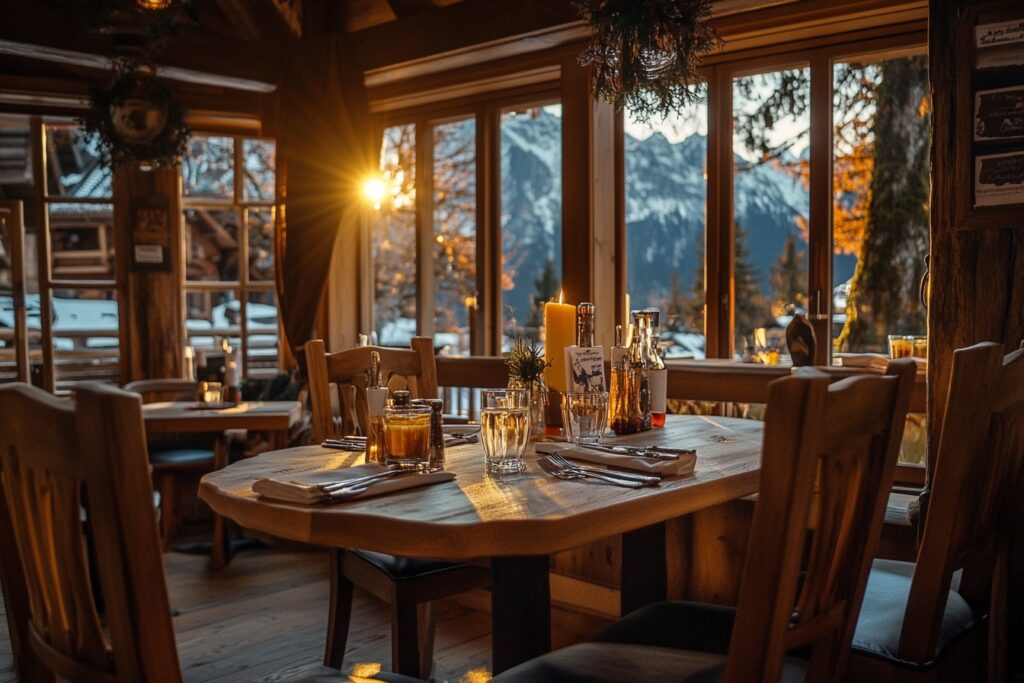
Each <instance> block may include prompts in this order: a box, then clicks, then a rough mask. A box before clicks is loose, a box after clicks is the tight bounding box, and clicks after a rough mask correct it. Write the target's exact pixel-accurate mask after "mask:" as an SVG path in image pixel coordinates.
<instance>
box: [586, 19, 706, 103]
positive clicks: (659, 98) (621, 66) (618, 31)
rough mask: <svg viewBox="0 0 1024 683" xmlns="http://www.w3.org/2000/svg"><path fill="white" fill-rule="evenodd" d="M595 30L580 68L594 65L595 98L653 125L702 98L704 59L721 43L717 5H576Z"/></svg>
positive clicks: (592, 29)
mask: <svg viewBox="0 0 1024 683" xmlns="http://www.w3.org/2000/svg"><path fill="white" fill-rule="evenodd" d="M576 7H577V9H579V11H580V14H581V15H582V17H583V20H584V21H585V22H587V24H589V25H590V29H591V31H592V36H591V41H590V47H588V48H587V50H586V51H584V52H583V54H581V55H580V64H582V65H583V66H587V65H590V64H593V65H594V67H595V69H594V90H595V96H598V97H603V98H604V99H605V100H607V101H608V102H611V103H612V104H614V105H615V106H616V108H621V107H623V106H626V107H627V108H628V109H629V110H630V114H631V115H632V116H633V117H634V118H636V119H638V120H640V121H648V120H650V118H651V117H652V116H655V115H657V116H667V115H668V114H671V113H673V112H678V111H679V110H680V109H681V108H682V107H684V106H686V105H689V104H693V103H694V102H696V101H698V100H699V99H701V92H700V89H699V87H698V86H697V82H698V80H699V78H698V75H697V68H698V66H699V65H700V55H702V54H703V53H705V52H708V51H709V50H712V49H714V48H715V47H717V46H718V45H719V43H720V38H719V36H718V32H717V31H715V29H714V27H712V26H711V25H710V24H709V23H708V19H710V17H711V0H576Z"/></svg>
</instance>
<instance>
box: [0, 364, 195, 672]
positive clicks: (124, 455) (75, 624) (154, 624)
mask: <svg viewBox="0 0 1024 683" xmlns="http://www.w3.org/2000/svg"><path fill="white" fill-rule="evenodd" d="M0 415H3V419H4V425H3V429H0V468H2V484H3V485H2V487H0V544H2V547H3V553H2V554H0V578H2V580H3V593H4V601H5V603H6V607H7V617H8V624H9V627H10V635H11V644H12V649H13V652H14V658H15V667H16V669H17V671H18V678H19V680H23V681H32V682H33V683H37V682H39V683H43V682H52V681H54V680H55V679H56V678H57V677H59V678H62V679H69V680H72V681H114V680H118V681H139V682H141V683H165V682H166V683H175V682H177V681H180V680H181V673H180V669H179V665H178V656H177V651H176V649H175V644H174V632H173V630H172V628H171V613H170V607H169V606H168V600H167V592H166V588H165V583H164V569H163V564H162V558H161V552H160V544H159V541H158V536H157V529H156V517H155V514H154V511H153V505H152V485H151V483H150V478H149V467H148V465H147V462H146V435H145V429H144V427H143V423H142V414H141V407H140V402H139V397H138V396H137V395H135V394H129V393H126V392H123V391H121V390H119V389H115V388H113V387H107V386H102V385H79V386H78V387H77V388H76V401H75V403H72V402H71V401H69V400H66V399H57V398H55V397H53V396H52V395H50V394H47V393H46V392H44V391H42V390H41V389H37V388H35V387H30V386H28V385H24V384H11V385H6V386H3V387H0ZM83 504H84V506H85V507H86V509H87V511H88V517H89V521H90V527H91V530H92V531H91V533H92V535H93V538H92V540H93V542H94V544H95V552H96V558H97V566H98V568H99V572H98V573H99V581H100V583H101V585H102V588H103V594H104V597H105V607H104V613H103V616H104V619H103V622H102V624H101V621H100V617H99V614H98V610H97V607H96V601H95V599H94V596H93V591H92V586H91V584H90V576H89V571H88V569H87V566H88V565H87V559H86V551H85V547H86V543H85V541H84V538H83V534H82V521H81V512H80V511H81V506H82V505H83Z"/></svg>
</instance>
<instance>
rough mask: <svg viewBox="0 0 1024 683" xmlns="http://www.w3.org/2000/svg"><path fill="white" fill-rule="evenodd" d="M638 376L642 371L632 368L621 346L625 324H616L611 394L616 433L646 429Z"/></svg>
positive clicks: (610, 419)
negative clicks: (623, 325)
mask: <svg viewBox="0 0 1024 683" xmlns="http://www.w3.org/2000/svg"><path fill="white" fill-rule="evenodd" d="M639 379H640V371H638V370H637V369H636V368H634V367H632V365H631V364H630V360H629V355H628V353H627V349H626V347H625V346H623V345H622V325H616V326H615V345H614V346H612V377H611V382H610V384H611V387H610V390H609V396H608V425H609V427H610V428H611V430H612V431H613V432H615V433H616V434H635V433H637V432H639V431H641V430H642V429H643V413H641V411H640V387H639Z"/></svg>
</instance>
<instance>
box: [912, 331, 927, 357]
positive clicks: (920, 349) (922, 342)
mask: <svg viewBox="0 0 1024 683" xmlns="http://www.w3.org/2000/svg"><path fill="white" fill-rule="evenodd" d="M910 343H911V346H912V347H913V349H914V350H913V352H912V354H911V355H913V356H914V357H915V358H927V357H928V337H926V336H914V337H910Z"/></svg>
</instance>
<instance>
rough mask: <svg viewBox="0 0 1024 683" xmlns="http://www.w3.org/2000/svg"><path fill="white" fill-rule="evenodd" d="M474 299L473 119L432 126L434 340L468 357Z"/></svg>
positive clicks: (474, 179)
mask: <svg viewBox="0 0 1024 683" xmlns="http://www.w3.org/2000/svg"><path fill="white" fill-rule="evenodd" d="M475 300H476V121H475V120H474V119H467V120H465V121H458V122H455V123H445V124H440V125H437V126H435V127H434V340H435V342H436V343H437V344H438V345H439V346H441V347H442V348H443V352H444V353H448V354H453V355H460V356H462V355H468V354H469V353H470V341H471V340H470V336H471V331H470V319H469V318H470V311H471V310H472V309H471V305H473V303H474V302H475Z"/></svg>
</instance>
